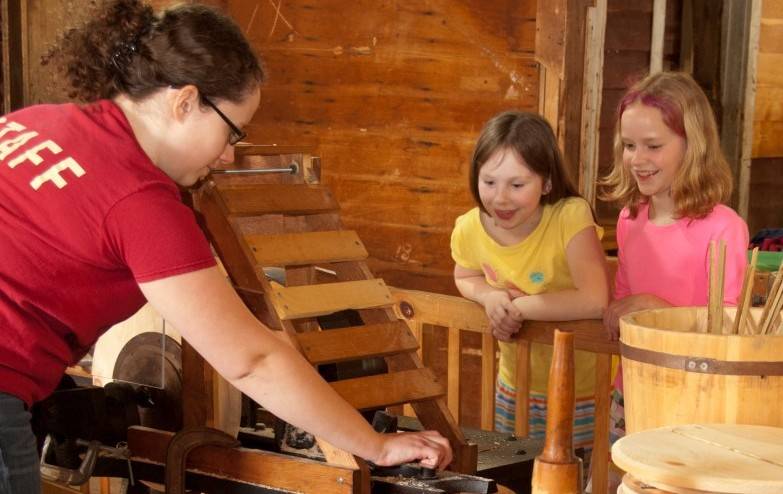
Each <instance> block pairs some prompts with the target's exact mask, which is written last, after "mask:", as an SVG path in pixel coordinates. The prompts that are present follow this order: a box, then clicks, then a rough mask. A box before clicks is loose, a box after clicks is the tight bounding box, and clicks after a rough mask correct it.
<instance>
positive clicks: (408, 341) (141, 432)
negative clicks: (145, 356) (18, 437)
mask: <svg viewBox="0 0 783 494" xmlns="http://www.w3.org/2000/svg"><path fill="white" fill-rule="evenodd" d="M269 148H270V147H267V146H264V147H261V146H249V147H248V148H245V149H244V151H242V150H238V154H240V156H239V158H238V161H239V165H237V166H238V167H237V168H235V169H232V170H226V171H224V173H215V174H212V175H211V176H210V179H209V180H208V181H207V182H206V183H204V184H202V185H201V186H200V187H199V188H197V189H195V190H194V191H193V193H192V196H191V200H192V207H193V209H194V210H195V211H196V213H197V215H198V217H199V221H200V222H201V224H202V226H203V228H204V230H205V232H206V233H207V235H208V237H209V239H210V241H211V242H212V245H213V247H214V248H215V250H216V252H217V255H218V257H219V258H220V260H221V262H222V264H223V266H224V268H225V270H226V272H227V275H228V277H229V279H230V282H231V283H232V284H233V286H234V287H235V289H236V290H237V292H238V293H239V294H240V296H241V297H242V299H243V300H244V301H245V303H246V304H247V306H248V307H249V308H250V309H251V310H252V311H253V313H254V314H255V315H256V316H257V317H258V318H259V319H260V320H261V321H263V322H264V323H265V324H267V325H268V326H269V327H271V328H273V329H277V330H281V331H283V332H284V334H285V335H286V336H287V337H288V339H289V340H290V341H291V343H292V344H293V345H294V346H295V347H296V348H297V349H298V350H299V351H300V352H301V353H302V354H303V355H304V356H305V357H306V358H307V360H308V361H309V362H311V363H312V364H313V365H315V366H328V365H334V366H335V368H336V369H337V371H335V372H332V373H331V375H330V378H329V379H328V380H329V381H330V383H331V385H332V386H333V388H334V389H335V390H336V391H337V392H338V393H339V394H340V395H341V396H342V397H343V398H345V400H346V401H348V402H349V403H351V404H352V405H353V406H354V407H356V408H357V409H358V410H360V411H380V410H385V409H387V408H388V407H395V406H399V405H403V404H410V406H411V407H412V409H413V410H414V411H415V414H416V416H417V418H418V420H419V422H420V423H421V425H422V426H423V427H424V428H426V429H435V430H437V431H439V432H440V433H441V434H443V435H444V436H445V437H446V438H448V439H449V441H450V442H451V445H452V448H453V450H454V461H453V463H452V465H451V466H450V471H448V472H433V471H426V470H427V469H422V468H420V467H418V466H415V465H403V466H400V467H399V468H398V469H388V468H384V469H382V468H379V467H375V466H374V465H368V464H367V463H366V462H365V461H363V460H361V459H359V458H356V457H354V456H352V455H350V454H348V453H346V452H345V451H342V450H339V449H337V448H335V447H333V446H332V445H330V444H327V443H326V442H325V441H323V440H320V439H319V438H315V442H316V443H317V446H318V448H312V449H314V450H315V451H316V454H315V455H314V456H315V458H313V457H304V456H302V455H301V454H297V455H290V454H281V453H277V452H270V451H266V450H261V449H250V448H248V447H238V446H239V443H238V442H237V440H236V439H234V437H233V436H231V435H227V434H225V433H223V432H221V431H219V430H218V429H219V428H221V427H222V425H224V424H225V423H226V416H227V414H226V411H227V409H228V408H229V406H228V402H229V401H230V400H228V399H227V396H232V395H233V396H237V395H239V392H238V391H236V390H233V391H231V392H229V393H226V392H225V391H224V390H222V389H223V388H222V386H224V383H223V384H221V379H220V378H219V376H217V375H216V374H215V372H214V371H213V370H212V369H211V368H210V367H209V365H208V364H207V363H205V362H204V360H203V359H202V358H201V357H200V356H199V355H198V354H197V353H196V352H195V351H194V350H193V349H192V348H191V347H189V346H188V345H187V343H186V342H184V341H183V344H182V351H181V360H182V376H181V380H182V382H181V395H182V400H181V403H182V415H181V416H179V417H177V419H176V420H174V421H169V422H167V423H168V424H169V425H170V424H180V423H181V428H179V427H168V429H169V430H168V431H166V430H163V428H165V427H158V426H157V422H155V424H156V425H155V426H153V427H154V428H150V427H141V426H131V427H129V428H128V429H127V444H124V443H123V444H121V445H119V446H118V447H116V448H109V447H104V446H96V445H95V444H93V450H92V453H90V454H92V456H93V458H92V460H91V461H92V464H91V465H88V466H87V467H85V465H84V463H83V464H82V465H81V466H80V467H79V469H78V470H72V471H70V473H69V474H68V475H66V477H69V478H63V475H62V472H60V477H61V480H66V481H68V480H73V479H74V477H77V478H78V479H81V480H83V479H82V477H84V475H87V476H89V474H92V475H95V476H119V477H126V478H130V479H132V481H135V482H133V484H134V486H133V487H129V489H128V492H147V491H146V490H145V489H146V487H141V486H140V484H139V482H138V481H139V480H145V481H149V482H155V483H163V482H164V476H165V483H166V485H167V492H171V493H174V494H179V493H184V492H185V487H186V486H187V487H188V488H192V489H197V490H198V491H203V492H225V493H231V492H236V493H259V492H281V491H282V492H313V493H322V494H330V493H334V494H337V493H340V494H342V493H344V494H349V493H369V492H384V493H385V492H389V493H395V492H399V493H407V492H433V493H437V492H443V493H447V492H485V493H491V492H497V491H496V487H495V483H494V481H491V480H489V479H483V478H481V477H475V476H473V475H470V474H473V473H475V472H476V466H477V454H478V453H477V451H478V450H477V446H476V445H475V444H469V443H468V441H466V439H465V436H464V434H463V432H462V431H461V430H460V429H459V427H458V426H457V423H456V421H455V420H454V418H453V417H452V415H451V413H450V412H449V409H448V408H447V406H446V402H445V399H444V396H445V389H444V386H442V385H441V383H439V382H438V381H437V379H436V377H435V375H434V373H433V372H432V371H431V370H429V369H427V368H426V367H424V366H423V364H422V362H421V360H420V358H419V356H418V355H417V353H416V351H417V349H418V343H417V340H416V338H415V337H414V336H413V334H412V333H411V331H410V329H409V328H408V325H407V324H406V323H405V322H404V321H401V320H399V319H398V317H397V316H396V315H395V313H394V311H393V310H392V307H391V306H392V304H394V298H393V297H392V295H391V293H390V291H389V289H388V288H387V286H386V285H385V284H384V282H383V280H381V279H376V278H374V277H373V275H372V273H371V272H370V270H369V269H368V267H367V264H366V262H365V259H366V258H367V256H368V254H367V251H366V250H365V248H364V246H363V244H362V242H361V240H360V239H359V238H358V236H357V234H356V233H355V232H353V231H348V230H344V229H342V228H341V224H340V217H339V206H338V204H337V202H336V201H335V199H334V197H333V196H332V194H331V193H330V191H329V190H328V188H326V187H324V186H323V185H320V184H319V183H318V182H319V181H318V169H317V167H318V159H317V158H313V157H311V156H310V155H308V154H305V153H301V152H293V151H290V150H286V149H281V148H279V147H271V149H269ZM242 153H244V154H245V156H244V157H242V156H241V154H242ZM266 153H269V154H266ZM264 169H267V170H268V171H276V172H277V173H273V174H267V173H264V171H263V170H264ZM273 278H274V279H273ZM167 338H168V337H167ZM145 345H146V343H145ZM140 348H141V347H140V346H136V347H134V351H138V350H139V349H140ZM145 348H146V347H145ZM122 355H124V354H121V356H122ZM124 358H125V360H129V361H134V360H136V361H138V360H139V354H138V353H136V354H134V355H133V356H131V357H128V356H127V355H125V357H124ZM165 362H168V361H165ZM165 362H164V364H163V365H164V366H166V365H168V364H166V363H165ZM357 368H358V369H359V372H356V369H357ZM346 369H347V370H346ZM368 369H369V370H370V371H371V372H368ZM116 372H117V370H116V368H115V374H116ZM145 372H146V371H145ZM155 372H159V369H158V370H156V371H155ZM322 374H323V372H322ZM368 374H369V375H368ZM115 377H116V375H115ZM169 384H171V383H169ZM169 384H167V387H168V386H169ZM174 384H177V386H176V387H177V388H179V383H174ZM177 391H179V389H177ZM131 394H132V393H131ZM165 395H166V393H164V396H165ZM148 401H150V402H154V401H156V400H155V399H154V398H153V399H150V400H148ZM234 403H236V401H234ZM232 408H233V415H236V414H237V411H236V406H233V407H232ZM250 409H251V412H250V413H251V414H252V413H253V412H252V410H255V407H252V406H251V407H250ZM126 415H129V414H126ZM175 415H176V414H175ZM380 416H381V417H384V415H383V414H381V415H380ZM386 417H387V418H388V417H389V416H388V415H387V416H386ZM228 422H231V420H229V421H228ZM251 422H252V423H255V420H254V419H253V420H252V421H251ZM130 423H133V422H130ZM142 423H143V421H142ZM374 425H375V426H376V429H377V430H385V431H389V430H393V429H389V427H388V425H389V424H388V422H387V423H386V424H385V425H383V424H382V425H381V426H380V428H379V426H378V424H376V423H374ZM175 432H176V434H175ZM91 444H92V443H91ZM321 455H322V456H321ZM84 458H85V463H86V462H87V457H86V456H85V457H84ZM323 460H325V461H323ZM87 469H89V472H86V470H87ZM82 470H85V472H82V475H80V474H78V473H74V472H78V471H82ZM57 475H58V474H57V472H56V469H55V471H54V472H53V473H52V475H51V476H54V477H56V476H57Z"/></svg>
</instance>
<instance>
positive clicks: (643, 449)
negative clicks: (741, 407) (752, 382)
mask: <svg viewBox="0 0 783 494" xmlns="http://www.w3.org/2000/svg"><path fill="white" fill-rule="evenodd" d="M759 406H763V405H761V404H759ZM612 460H613V461H614V462H615V463H616V464H617V466H619V467H620V468H622V469H623V470H625V471H626V472H628V473H629V474H631V475H632V476H633V477H635V478H636V479H638V480H640V481H642V482H644V483H646V484H650V485H652V486H655V487H659V488H661V489H663V490H665V491H675V490H679V489H693V490H697V491H706V492H715V493H720V494H724V493H725V494H729V493H731V494H783V429H781V428H777V427H765V426H757V425H728V424H711V425H684V426H674V427H661V428H659V429H652V430H647V431H643V432H638V433H636V434H631V435H629V436H626V437H624V438H622V439H620V440H619V441H617V442H616V443H615V445H614V446H613V447H612ZM685 492H687V491H685Z"/></svg>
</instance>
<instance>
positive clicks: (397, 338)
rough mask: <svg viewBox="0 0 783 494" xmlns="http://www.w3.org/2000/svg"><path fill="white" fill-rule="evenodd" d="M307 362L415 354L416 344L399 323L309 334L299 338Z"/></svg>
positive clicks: (405, 326) (302, 334)
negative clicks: (405, 353)
mask: <svg viewBox="0 0 783 494" xmlns="http://www.w3.org/2000/svg"><path fill="white" fill-rule="evenodd" d="M298 339H299V344H300V345H301V347H302V351H303V352H304V355H305V357H306V358H307V360H308V361H309V362H310V363H311V364H313V365H319V364H331V363H335V362H345V361H348V360H358V359H362V358H370V357H385V356H387V355H393V354H396V353H402V352H415V351H416V350H418V349H419V343H418V342H417V341H416V338H414V336H413V334H411V331H410V329H408V326H407V325H406V324H405V323H404V322H402V321H397V322H389V323H382V324H371V325H367V326H356V327H351V328H341V329H329V330H326V331H310V332H308V333H301V334H299V336H298Z"/></svg>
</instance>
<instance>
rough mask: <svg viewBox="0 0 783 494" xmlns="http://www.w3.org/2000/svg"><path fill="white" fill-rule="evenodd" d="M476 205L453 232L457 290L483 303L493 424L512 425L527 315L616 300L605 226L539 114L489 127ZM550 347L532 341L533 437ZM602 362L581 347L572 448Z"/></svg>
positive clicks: (564, 316) (600, 306)
mask: <svg viewBox="0 0 783 494" xmlns="http://www.w3.org/2000/svg"><path fill="white" fill-rule="evenodd" d="M470 190H471V192H472V194H473V197H474V198H475V200H476V204H477V207H475V208H473V209H472V210H470V211H468V212H467V213H465V214H464V215H462V216H460V217H459V218H457V221H456V225H455V227H454V231H453V233H452V237H451V252H452V257H453V258H454V261H455V263H456V265H455V267H454V280H455V283H456V285H457V288H458V289H459V291H460V293H461V294H462V295H463V296H464V297H466V298H468V299H470V300H473V301H475V302H478V303H479V304H481V305H483V306H484V308H485V310H486V313H487V317H488V318H489V320H490V325H491V328H492V333H493V335H494V336H495V337H496V338H497V339H498V340H499V342H500V344H499V346H500V351H501V354H500V368H499V373H498V378H497V385H496V393H495V403H496V406H495V429H496V430H498V431H501V432H513V431H514V408H515V400H516V390H515V389H514V382H515V381H514V375H515V371H516V358H515V355H516V353H515V347H514V345H513V340H514V337H515V335H516V334H517V332H519V330H520V327H521V324H522V321H523V320H525V319H533V320H538V321H564V320H573V319H590V318H596V319H597V318H600V317H601V316H602V314H603V311H604V309H605V308H606V306H607V303H608V301H609V282H608V276H607V270H606V262H605V257H604V253H603V250H602V248H601V244H600V236H601V235H602V234H603V231H602V229H601V228H600V227H598V226H597V225H596V224H595V221H594V219H593V214H592V211H591V208H590V205H589V204H588V203H587V201H585V200H584V199H583V198H581V197H580V196H579V194H578V192H577V191H576V188H575V187H574V186H573V184H572V183H571V181H570V180H569V178H568V175H567V172H566V170H565V167H564V164H563V158H562V156H561V154H560V150H559V149H558V146H557V140H556V139H555V136H554V133H553V132H552V128H551V127H550V126H549V124H548V123H547V121H546V120H544V119H543V118H541V117H540V116H538V115H535V114H531V113H523V112H505V113H502V114H500V115H497V116H495V117H494V118H492V119H491V120H490V121H489V122H488V123H487V124H486V126H485V127H484V129H483V131H482V133H481V135H480V136H479V139H478V142H477V144H476V149H475V151H474V153H473V160H472V163H471V169H470ZM551 356H552V351H551V347H549V346H545V345H538V344H534V345H532V349H531V360H530V367H531V368H530V400H529V403H530V413H529V417H530V436H531V437H543V433H544V426H545V421H546V384H547V378H548V373H549V364H550V361H551ZM594 370H595V358H594V355H593V354H591V353H587V352H577V353H576V396H577V413H576V416H575V429H574V434H575V438H574V444H575V446H576V447H585V448H587V449H590V447H591V445H592V434H593V417H594V403H593V391H594V386H595V380H594V376H595V372H594Z"/></svg>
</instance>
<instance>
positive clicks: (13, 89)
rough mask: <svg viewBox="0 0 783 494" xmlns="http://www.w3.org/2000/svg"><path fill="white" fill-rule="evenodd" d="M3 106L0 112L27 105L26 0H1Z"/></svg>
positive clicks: (8, 111) (7, 111) (3, 112)
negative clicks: (25, 102)
mask: <svg viewBox="0 0 783 494" xmlns="http://www.w3.org/2000/svg"><path fill="white" fill-rule="evenodd" d="M0 6H1V8H2V12H0V17H1V18H2V36H3V39H2V48H3V53H2V61H3V80H2V84H3V102H2V104H3V107H2V108H1V109H0V110H2V111H1V112H0V114H5V113H10V112H12V111H14V110H18V109H19V108H21V107H23V106H24V101H25V99H24V96H25V95H24V92H25V88H24V86H25V84H24V81H25V77H24V75H25V74H24V71H25V70H26V67H27V65H26V64H25V57H24V53H26V50H25V36H24V32H25V31H26V29H27V27H26V19H25V12H26V11H27V0H2V2H0Z"/></svg>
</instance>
